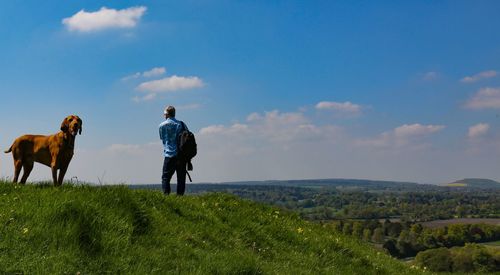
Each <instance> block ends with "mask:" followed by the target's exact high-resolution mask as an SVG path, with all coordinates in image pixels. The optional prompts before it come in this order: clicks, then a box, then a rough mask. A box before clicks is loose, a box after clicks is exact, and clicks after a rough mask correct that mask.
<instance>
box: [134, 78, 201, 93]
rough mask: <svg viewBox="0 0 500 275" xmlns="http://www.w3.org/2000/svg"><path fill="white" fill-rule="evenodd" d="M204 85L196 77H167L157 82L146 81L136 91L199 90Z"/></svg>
mask: <svg viewBox="0 0 500 275" xmlns="http://www.w3.org/2000/svg"><path fill="white" fill-rule="evenodd" d="M204 85H205V83H203V81H202V80H201V79H200V78H198V77H196V76H188V77H184V76H176V75H173V76H169V77H165V78H162V79H158V80H151V81H146V82H143V83H141V84H139V86H137V88H136V89H137V90H139V91H143V92H150V93H162V92H173V91H178V90H186V89H193V88H201V87H203V86H204Z"/></svg>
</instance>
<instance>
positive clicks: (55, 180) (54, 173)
mask: <svg viewBox="0 0 500 275" xmlns="http://www.w3.org/2000/svg"><path fill="white" fill-rule="evenodd" d="M51 168H52V181H53V182H54V186H57V167H56V166H55V165H52V167H51Z"/></svg>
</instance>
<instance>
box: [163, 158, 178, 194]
mask: <svg viewBox="0 0 500 275" xmlns="http://www.w3.org/2000/svg"><path fill="white" fill-rule="evenodd" d="M174 172H175V162H174V161H172V158H167V157H165V160H164V161H163V175H162V177H161V187H162V189H163V194H165V195H168V194H170V179H172V176H173V175H174Z"/></svg>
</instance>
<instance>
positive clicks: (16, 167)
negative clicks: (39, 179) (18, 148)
mask: <svg viewBox="0 0 500 275" xmlns="http://www.w3.org/2000/svg"><path fill="white" fill-rule="evenodd" d="M21 168H23V162H22V161H21V160H14V183H17V180H18V179H19V174H21Z"/></svg>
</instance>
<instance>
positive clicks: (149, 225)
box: [0, 183, 420, 274]
mask: <svg viewBox="0 0 500 275" xmlns="http://www.w3.org/2000/svg"><path fill="white" fill-rule="evenodd" d="M0 196H1V197H2V200H1V201H0V224H2V226H1V227H0V251H1V253H0V273H8V274H10V273H16V274H26V273H27V274H66V273H69V274H75V273H77V272H80V273H81V274H102V273H111V274H121V273H126V274H165V273H176V274H177V273H181V274H186V273H187V274H420V272H419V271H418V270H415V269H410V268H408V267H407V266H406V265H404V264H403V263H400V262H398V261H397V260H394V259H392V258H391V257H389V256H387V255H385V254H384V253H381V252H378V251H376V250H375V249H373V248H372V247H370V246H369V245H368V244H365V243H363V242H361V241H358V240H356V239H355V238H352V237H349V236H344V235H341V234H339V233H336V232H334V231H333V230H330V229H328V228H325V227H323V226H321V225H319V224H314V223H310V222H307V221H304V220H301V219H300V218H298V216H297V215H296V214H293V213H288V212H286V211H284V210H280V209H278V208H273V207H269V206H265V205H263V204H259V203H255V202H251V201H248V200H242V199H239V198H238V197H236V196H233V195H228V194H220V193H209V194H205V195H200V196H186V197H178V196H169V197H165V196H163V195H162V194H161V193H160V192H157V191H151V190H131V189H129V188H128V187H124V186H107V187H89V186H70V185H65V186H63V187H61V188H54V187H52V186H48V185H36V186H34V185H28V186H19V185H12V184H10V183H0Z"/></svg>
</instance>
